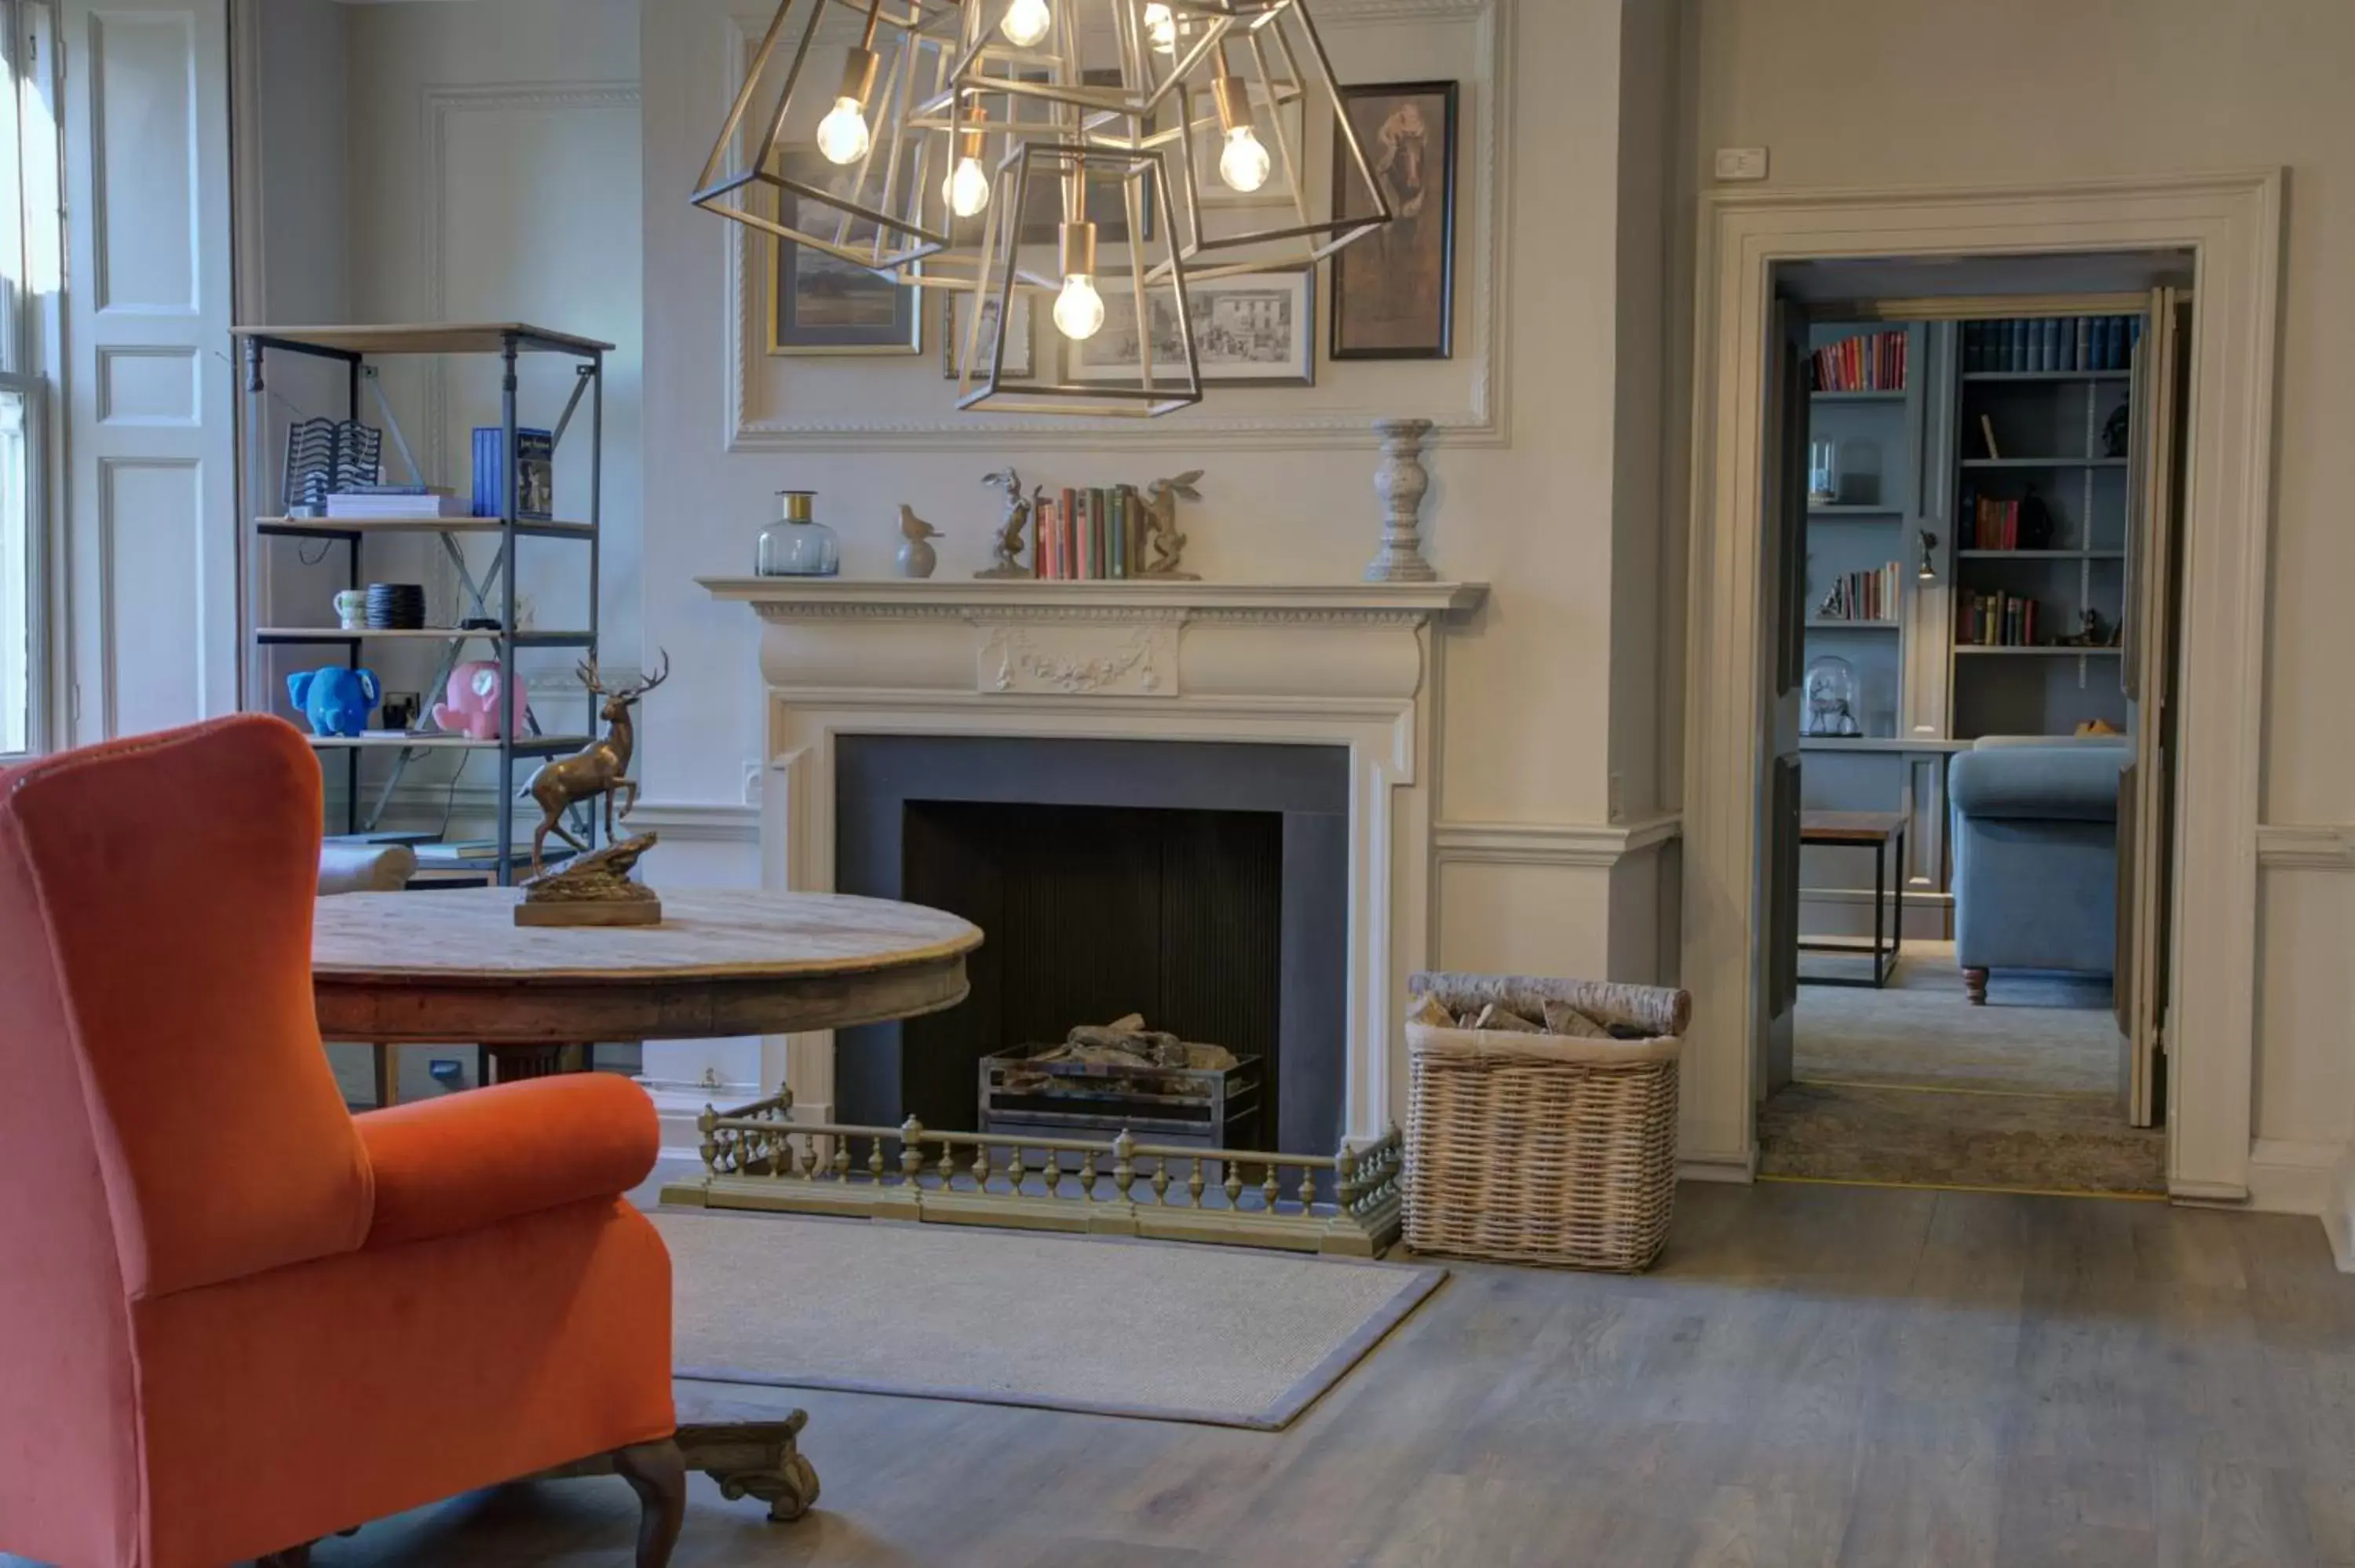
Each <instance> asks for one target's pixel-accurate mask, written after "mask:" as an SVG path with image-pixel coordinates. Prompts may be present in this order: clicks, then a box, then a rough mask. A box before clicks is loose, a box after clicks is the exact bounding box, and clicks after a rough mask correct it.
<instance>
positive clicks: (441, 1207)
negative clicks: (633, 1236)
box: [354, 1073, 661, 1247]
mask: <svg viewBox="0 0 2355 1568" xmlns="http://www.w3.org/2000/svg"><path fill="white" fill-rule="evenodd" d="M354 1125H356V1126H357V1128H359V1133H360V1143H361V1146H362V1147H363V1148H364V1149H366V1150H367V1151H368V1161H369V1163H370V1164H371V1165H372V1166H373V1167H374V1168H375V1171H376V1216H375V1220H374V1222H373V1223H372V1224H370V1226H369V1227H368V1241H367V1244H366V1245H368V1246H372V1247H377V1246H394V1245H400V1243H402V1242H410V1241H418V1240H421V1239H423V1238H425V1237H427V1236H441V1235H452V1234H457V1233H459V1232H462V1231H469V1230H474V1229H477V1228H479V1227H481V1226H485V1225H490V1224H497V1223H498V1222H499V1221H501V1220H509V1219H514V1218H516V1217H517V1216H518V1215H522V1214H531V1213H538V1212H540V1211H541V1210H543V1209H553V1208H559V1207H561V1206H562V1205H564V1204H566V1203H572V1202H581V1201H582V1200H584V1199H590V1198H610V1197H618V1196H619V1195H621V1194H622V1193H624V1192H628V1191H629V1190H630V1189H631V1188H633V1187H634V1186H636V1185H637V1184H638V1183H639V1182H641V1181H645V1179H646V1173H647V1172H648V1171H652V1170H653V1169H654V1168H655V1153H656V1152H657V1151H658V1150H659V1148H660V1146H661V1132H660V1129H659V1128H658V1126H657V1124H656V1121H655V1107H654V1102H653V1101H652V1100H650V1099H648V1098H647V1097H646V1094H645V1090H643V1089H641V1088H639V1087H638V1086H637V1085H635V1084H634V1083H632V1082H630V1081H629V1080H628V1079H627V1078H623V1077H617V1076H614V1075H612V1074H608V1073H576V1074H568V1075H563V1076H560V1077H550V1078H532V1079H527V1080H526V1081H524V1082H522V1083H518V1084H501V1085H499V1086H496V1087H495V1088H487V1089H477V1090H475V1091H474V1092H473V1093H471V1094H463V1095H452V1096H451V1097H448V1098H447V1099H439V1100H422V1101H419V1102H418V1103H416V1104H413V1105H405V1106H395V1107H392V1108H390V1109H389V1110H380V1111H370V1112H368V1113H367V1114H366V1115H364V1116H361V1117H359V1118H356V1121H355V1123H354Z"/></svg>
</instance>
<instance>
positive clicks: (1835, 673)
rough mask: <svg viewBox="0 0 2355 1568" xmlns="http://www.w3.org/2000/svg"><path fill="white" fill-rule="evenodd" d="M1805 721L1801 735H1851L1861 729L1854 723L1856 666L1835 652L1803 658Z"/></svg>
mask: <svg viewBox="0 0 2355 1568" xmlns="http://www.w3.org/2000/svg"><path fill="white" fill-rule="evenodd" d="M1806 694H1807V707H1806V724H1805V726H1803V727H1802V728H1801V729H1800V731H1799V733H1800V734H1801V735H1834V736H1855V735H1862V734H1863V733H1864V726H1861V725H1859V723H1857V717H1856V712H1857V705H1858V695H1859V694H1858V690H1857V683H1856V666H1855V665H1853V664H1851V663H1849V662H1848V661H1847V660H1845V659H1843V658H1841V657H1840V656H1839V655H1838V654H1837V653H1820V654H1817V656H1816V657H1815V658H1813V659H1810V660H1808V661H1807V679H1806Z"/></svg>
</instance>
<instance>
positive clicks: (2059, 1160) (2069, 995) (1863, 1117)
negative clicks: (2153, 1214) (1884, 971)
mask: <svg viewBox="0 0 2355 1568" xmlns="http://www.w3.org/2000/svg"><path fill="white" fill-rule="evenodd" d="M1847 963H1848V960H1846V959H1823V958H1822V957H1820V956H1819V955H1816V954H1809V955H1807V957H1806V968H1805V969H1803V971H1802V972H1803V973H1811V974H1813V973H1827V972H1855V973H1862V972H1865V970H1864V967H1863V963H1862V962H1861V961H1858V962H1856V963H1854V964H1852V965H1849V968H1848V969H1840V967H1839V966H1841V965H1843V964H1847ZM2109 1003H2110V988H2109V986H2108V984H2107V982H2105V981H2101V980H2079V979H2073V978H2070V977H2066V976H2058V975H2015V974H2010V973H1998V974H1997V975H1996V976H1995V977H1994V979H1993V981H1992V983H1991V984H1990V985H1989V986H1988V988H1987V1005H1986V1006H1984V1007H1973V1006H1972V1005H1970V1003H1969V1001H1967V1000H1966V997H1965V994H1964V991H1963V980H1962V972H1961V970H1959V969H1956V968H1955V948H1954V944H1953V943H1952V942H1909V943H1907V944H1906V946H1905V950H1904V953H1903V955H1902V958H1901V959H1900V960H1899V963H1898V966H1897V970H1896V973H1895V974H1894V975H1893V976H1892V977H1891V983H1890V984H1889V985H1888V986H1886V987H1885V988H1882V989H1880V990H1874V989H1872V988H1870V987H1848V986H1824V985H1802V986H1801V987H1800V988H1799V1005H1798V1012H1797V1018H1796V1030H1795V1033H1794V1039H1793V1047H1792V1074H1793V1078H1794V1080H1795V1081H1794V1082H1792V1083H1791V1084H1789V1085H1787V1086H1785V1087H1784V1088H1782V1089H1780V1090H1778V1091H1777V1092H1776V1093H1775V1094H1774V1095H1773V1096H1772V1097H1769V1098H1768V1100H1767V1101H1766V1103H1765V1104H1764V1106H1762V1107H1760V1109H1759V1115H1758V1170H1759V1174H1760V1175H1762V1176H1785V1177H1798V1178H1805V1179H1811V1180H1816V1181H1871V1182H1887V1183H1894V1184H1897V1185H1923V1186H1944V1187H1988V1188H1998V1189H2005V1190H2009V1191H2019V1192H2089V1193H2126V1194H2158V1193H2163V1192H2166V1190H2167V1140H2166V1134H2165V1133H2164V1132H2163V1131H2161V1130H2159V1129H2157V1128H2133V1127H2129V1126H2127V1125H2126V1113H2125V1111H2124V1109H2123V1108H2122V1107H2121V1105H2120V1103H2119V1099H2118V1095H2117V1088H2116V1086H2117V1079H2118V1064H2119V1059H2120V1058H2119V1053H2120V1050H2121V1043H2120V1041H2119V1038H2118V1033H2117V1030H2116V1026H2115V1023H2114V1022H2112V1017H2111V1012H2110V1005H2109Z"/></svg>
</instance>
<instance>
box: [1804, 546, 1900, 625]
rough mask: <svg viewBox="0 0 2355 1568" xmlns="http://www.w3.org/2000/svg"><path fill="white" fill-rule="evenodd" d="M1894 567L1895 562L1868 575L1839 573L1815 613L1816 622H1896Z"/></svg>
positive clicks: (1875, 568) (1896, 578)
mask: <svg viewBox="0 0 2355 1568" xmlns="http://www.w3.org/2000/svg"><path fill="white" fill-rule="evenodd" d="M1897 573H1898V567H1897V563H1896V562H1895V561H1891V562H1890V563H1889V564H1888V565H1887V566H1885V567H1874V568H1873V569H1872V570H1870V571H1869V572H1843V573H1842V574H1840V576H1838V577H1836V578H1834V579H1833V581H1832V589H1831V592H1829V593H1828V594H1826V595H1824V599H1823V603H1822V604H1821V605H1820V606H1819V607H1818V608H1817V610H1816V619H1817V620H1896V619H1897V604H1898V599H1897V594H1898V587H1897V581H1898V577H1897Z"/></svg>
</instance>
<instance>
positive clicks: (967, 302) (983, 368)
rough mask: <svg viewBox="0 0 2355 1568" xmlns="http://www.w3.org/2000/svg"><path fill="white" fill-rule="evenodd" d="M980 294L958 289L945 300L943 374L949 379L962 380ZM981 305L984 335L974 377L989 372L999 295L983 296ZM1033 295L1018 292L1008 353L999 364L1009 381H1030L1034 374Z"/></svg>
mask: <svg viewBox="0 0 2355 1568" xmlns="http://www.w3.org/2000/svg"><path fill="white" fill-rule="evenodd" d="M975 300H976V296H975V295H974V294H972V293H970V292H967V291H964V290H958V291H955V292H954V293H951V294H949V295H948V296H947V297H946V298H945V299H943V300H942V301H941V374H942V375H943V376H946V377H947V378H948V379H949V380H951V381H954V380H956V379H958V377H959V376H962V375H963V374H964V349H965V328H966V326H967V325H968V324H969V323H971V322H972V320H973V312H974V305H975ZM979 303H980V306H981V336H980V338H979V340H978V341H977V343H976V345H975V350H974V356H973V365H974V377H975V380H980V379H983V378H984V377H986V376H987V375H988V373H989V346H990V343H991V341H992V340H993V338H994V337H995V336H996V332H997V296H996V295H995V294H990V295H987V296H986V297H981V298H980V299H979ZM1030 321H1031V315H1030V295H1029V292H1028V291H1027V290H1023V289H1017V290H1015V291H1014V314H1013V322H1012V325H1011V326H1009V327H1008V328H1007V333H1006V353H1005V356H1004V358H1003V360H1002V361H1001V362H1000V363H999V365H998V366H997V374H998V377H999V378H1000V379H1001V380H1006V381H1028V380H1029V379H1030V378H1031V376H1032V375H1033V374H1034V372H1033V370H1032V368H1031V366H1032V355H1031V342H1032V338H1031V328H1030Z"/></svg>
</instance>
